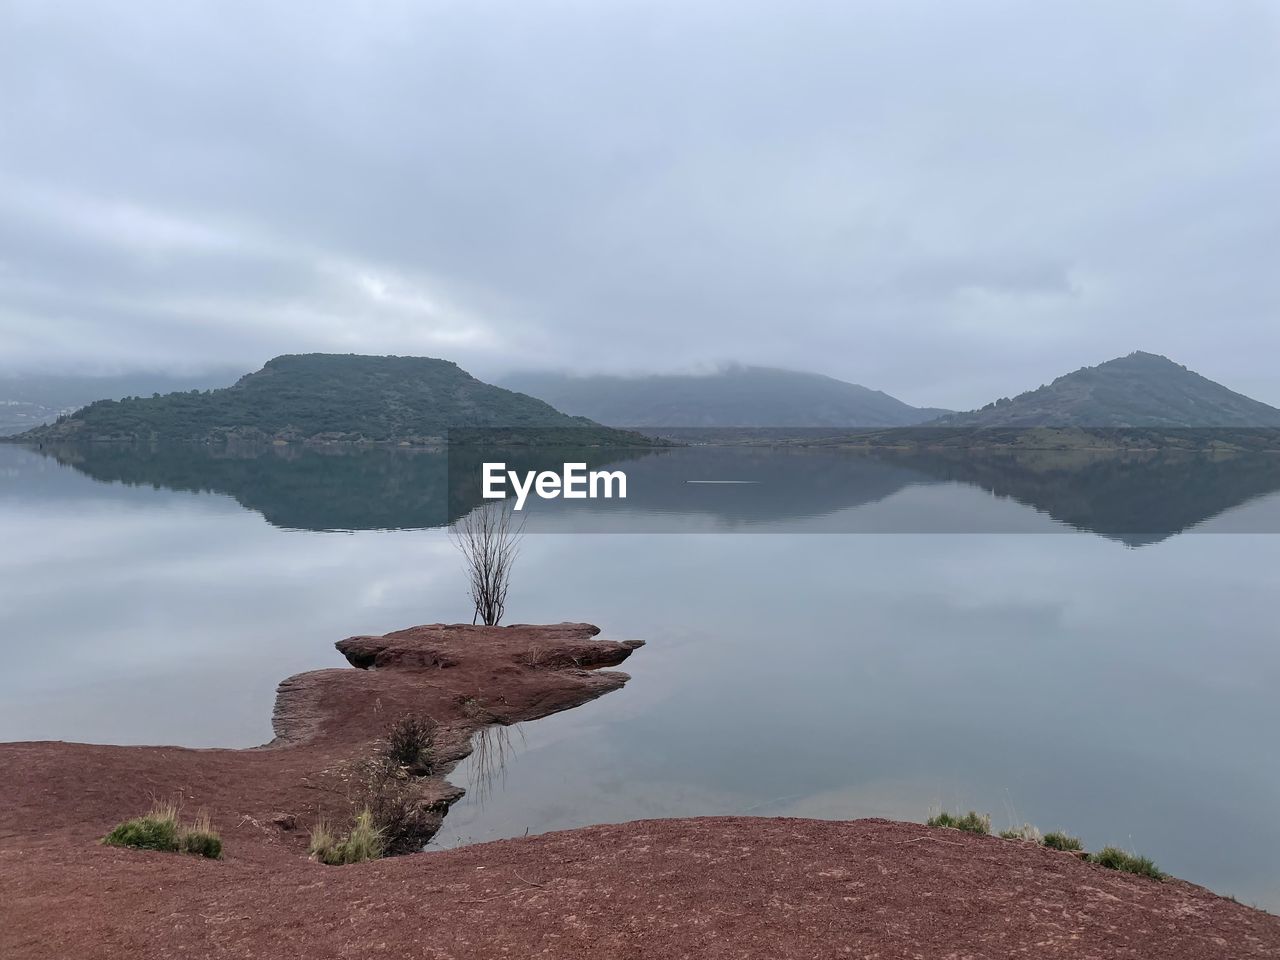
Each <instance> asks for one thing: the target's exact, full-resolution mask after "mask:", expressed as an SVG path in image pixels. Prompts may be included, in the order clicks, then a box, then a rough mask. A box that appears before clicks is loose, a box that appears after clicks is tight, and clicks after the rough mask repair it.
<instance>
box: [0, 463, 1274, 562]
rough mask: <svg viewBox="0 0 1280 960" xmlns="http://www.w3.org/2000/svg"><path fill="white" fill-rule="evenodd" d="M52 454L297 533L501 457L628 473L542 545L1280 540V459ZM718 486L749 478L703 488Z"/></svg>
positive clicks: (562, 509) (333, 525) (555, 521)
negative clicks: (221, 501)
mask: <svg viewBox="0 0 1280 960" xmlns="http://www.w3.org/2000/svg"><path fill="white" fill-rule="evenodd" d="M42 452H43V453H45V454H46V455H47V456H49V457H51V458H53V459H55V460H56V461H57V462H58V463H61V464H66V465H69V466H71V467H73V468H74V469H75V470H77V471H79V472H81V473H83V474H85V475H87V476H89V477H92V478H93V479H95V480H98V481H101V482H104V483H111V484H121V485H125V486H132V487H136V486H144V485H145V486H151V487H155V488H165V489H170V490H181V491H193V492H197V491H216V492H220V493H225V494H228V495H230V496H232V497H234V498H235V499H236V501H237V502H239V503H240V504H241V505H243V506H244V507H246V508H248V509H252V510H255V511H257V512H259V513H261V514H262V515H263V516H264V517H265V518H266V519H267V521H268V522H270V523H271V524H273V525H274V526H279V527H284V528H288V529H301V530H373V529H419V528H430V527H439V526H444V525H446V524H448V523H449V522H451V521H452V520H455V519H457V518H458V517H460V516H463V515H465V514H466V513H467V512H468V511H470V510H472V509H474V508H475V507H476V506H477V505H478V504H479V503H481V502H482V501H481V498H480V490H479V478H480V463H481V462H482V461H483V460H484V459H486V458H488V457H500V458H502V459H503V460H504V461H506V462H508V465H509V466H510V468H511V469H520V470H524V469H541V468H546V467H549V466H552V465H558V464H559V463H561V462H564V461H565V460H569V459H572V460H581V461H584V462H587V463H589V464H591V466H592V467H593V468H595V467H600V468H607V469H618V468H621V469H625V471H626V473H627V478H628V496H627V499H626V500H625V501H622V500H574V501H565V500H550V501H539V500H536V499H531V500H530V501H529V505H528V507H527V515H528V518H529V522H528V527H527V529H528V530H529V532H531V533H536V532H544V531H554V532H562V533H580V532H598V531H607V532H645V533H661V532H678V533H684V532H689V531H690V530H699V529H705V530H714V531H717V532H733V531H738V530H752V531H765V532H806V533H814V532H894V533H933V532H949V533H956V532H958V533H986V532H1060V531H1062V530H1076V531H1087V532H1091V533H1095V534H1098V535H1100V536H1104V537H1107V538H1110V539H1114V540H1118V541H1120V542H1123V543H1126V544H1129V545H1131V546H1142V545H1145V544H1150V543H1156V542H1159V541H1161V540H1163V539H1166V538H1168V537H1170V536H1173V535H1175V534H1178V533H1181V532H1184V531H1187V530H1191V529H1195V528H1197V527H1200V526H1201V525H1203V524H1205V521H1208V520H1212V519H1214V518H1217V517H1221V516H1223V515H1224V514H1236V517H1235V519H1234V520H1233V521H1232V523H1230V524H1227V525H1225V526H1223V527H1221V528H1223V529H1231V530H1250V531H1254V532H1280V498H1276V497H1272V496H1271V495H1272V494H1274V493H1276V492H1277V491H1280V455H1276V454H1270V453H1250V452H1242V451H1233V452H1229V453H1223V452H1203V451H1199V452H1198V451H1188V450H1176V449H1172V450H1138V451H1118V450H1019V449H993V450H981V449H965V450H960V449H937V450H926V449H892V448H884V449H872V450H853V449H838V448H800V447H752V446H721V447H716V446H692V447H684V448H678V449H669V450H658V451H607V450H600V449H592V450H580V449H578V450H573V449H546V450H540V451H531V450H529V449H527V448H525V449H522V450H514V451H513V450H507V451H505V452H504V451H499V450H484V451H479V450H474V451H465V452H459V451H458V450H457V449H456V448H455V449H454V451H453V453H452V454H446V453H445V452H444V451H430V450H396V449H390V450H389V449H372V450H370V449H361V450H353V449H350V448H336V447H334V448H310V447H304V448H296V447H282V448H266V449H263V448H258V447H254V448H245V449H228V450H209V449H207V448H198V447H189V446H180V445H170V446H163V447H151V448H136V447H120V446H111V445H97V446H89V447H57V448H52V449H48V450H44V451H42ZM10 459H13V457H12V456H10ZM716 480H736V481H746V482H743V483H738V484H733V485H722V484H717V483H708V482H707V481H716ZM33 481H34V478H33ZM21 482H22V480H21V477H19V478H18V481H17V485H21ZM34 482H43V480H40V481H34ZM31 485H32V484H28V486H31ZM1272 501H1275V502H1272ZM1246 507H1247V509H1246V510H1244V511H1241V509H1240V508H1246Z"/></svg>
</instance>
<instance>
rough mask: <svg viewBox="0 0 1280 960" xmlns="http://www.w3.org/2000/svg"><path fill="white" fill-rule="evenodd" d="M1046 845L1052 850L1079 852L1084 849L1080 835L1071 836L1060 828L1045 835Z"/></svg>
mask: <svg viewBox="0 0 1280 960" xmlns="http://www.w3.org/2000/svg"><path fill="white" fill-rule="evenodd" d="M1044 845H1045V846H1046V847H1048V848H1049V849H1051V850H1062V851H1065V852H1067V853H1078V852H1079V851H1081V850H1083V849H1084V844H1083V843H1081V842H1080V838H1079V837H1071V836H1068V835H1067V834H1065V833H1063V832H1062V831H1060V830H1055V831H1053V832H1052V833H1046V834H1045V835H1044Z"/></svg>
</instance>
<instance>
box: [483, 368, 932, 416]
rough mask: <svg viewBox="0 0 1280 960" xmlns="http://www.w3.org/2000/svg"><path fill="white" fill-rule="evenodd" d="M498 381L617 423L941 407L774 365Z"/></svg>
mask: <svg viewBox="0 0 1280 960" xmlns="http://www.w3.org/2000/svg"><path fill="white" fill-rule="evenodd" d="M501 383H502V384H503V385H504V386H507V387H510V388H511V389H512V390H520V391H522V392H524V393H528V394H530V395H532V396H535V397H541V398H542V399H543V400H546V401H547V402H548V403H550V404H552V405H553V406H555V407H556V408H557V409H560V410H564V411H566V412H569V413H575V414H579V415H581V416H584V417H590V418H591V419H592V420H596V421H598V422H600V423H607V424H609V425H610V426H614V427H900V426H909V425H911V424H916V423H922V422H924V421H925V420H931V419H933V418H934V417H936V416H937V415H938V414H939V413H943V412H944V411H941V410H935V409H927V408H920V407H913V406H910V405H909V404H906V403H903V402H902V401H901V400H898V399H896V398H894V397H891V396H889V394H887V393H883V392H882V391H880V390H871V389H869V388H867V387H863V386H859V385H858V384H856V383H846V382H845V381H843V380H836V379H835V378H833V377H826V376H823V375H821V374H817V373H803V372H800V371H796V370H779V369H775V368H772V367H744V366H735V367H729V368H727V369H725V370H721V371H718V372H716V373H709V374H668V375H654V376H643V377H610V376H592V377H578V376H573V375H571V374H563V373H516V374H511V375H510V376H508V377H505V378H503V379H502V380H501Z"/></svg>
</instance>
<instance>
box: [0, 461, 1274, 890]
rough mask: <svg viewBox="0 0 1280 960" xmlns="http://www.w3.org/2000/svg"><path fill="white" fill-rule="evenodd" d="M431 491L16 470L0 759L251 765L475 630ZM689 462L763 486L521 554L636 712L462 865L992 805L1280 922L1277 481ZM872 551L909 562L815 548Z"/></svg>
mask: <svg viewBox="0 0 1280 960" xmlns="http://www.w3.org/2000/svg"><path fill="white" fill-rule="evenodd" d="M431 456H433V455H429V454H418V455H404V456H400V457H396V456H394V455H389V454H376V455H375V454H362V455H350V456H347V457H337V458H335V457H329V458H327V459H326V458H322V457H320V455H318V454H316V455H312V454H302V455H295V454H290V455H287V456H286V455H283V454H278V453H273V454H268V455H266V456H261V457H245V458H240V457H230V458H208V457H196V456H195V455H194V454H191V453H184V454H180V455H179V454H173V455H169V456H167V457H155V458H152V459H151V460H150V461H149V465H148V466H142V467H140V466H139V465H138V463H139V461H140V460H145V459H146V458H140V457H133V458H129V457H121V456H120V455H118V454H104V453H100V452H99V453H95V452H87V453H83V454H80V453H75V454H72V453H67V452H65V451H64V452H60V453H59V456H58V457H57V458H55V457H51V456H43V455H41V454H40V453H37V452H34V451H30V450H26V449H22V448H17V447H8V446H0V653H2V654H3V657H4V664H5V666H4V670H3V671H0V740H26V739H68V740H84V741H97V742H110V743H176V744H182V745H188V746H214V745H219V746H249V745H253V744H257V743H262V742H264V741H266V740H268V739H270V737H271V729H270V716H271V707H272V703H273V699H274V691H275V686H276V684H277V683H278V682H279V681H280V680H281V679H283V678H284V677H286V676H289V675H290V674H293V673H297V672H300V671H303V670H309V669H315V668H317V667H325V666H343V665H345V661H343V660H342V658H341V657H340V656H339V655H338V654H337V652H336V651H335V650H334V649H333V642H334V641H335V640H338V639H341V638H342V637H345V636H348V635H350V634H355V633H383V632H386V631H389V630H394V629H398V628H401V627H404V626H406V625H409V624H414V623H423V622H431V621H459V620H468V621H469V619H470V611H469V607H468V601H467V597H466V595H465V585H464V582H463V578H462V575H461V569H460V566H459V560H458V556H457V554H456V552H455V551H454V548H453V547H452V545H451V544H450V543H449V541H448V538H447V536H446V535H445V533H444V531H443V530H442V529H440V528H439V526H438V525H439V524H441V523H444V522H445V521H446V520H447V518H448V516H450V515H453V514H456V512H457V510H458V509H465V504H464V505H462V506H461V507H457V505H452V506H450V505H448V504H447V501H448V497H447V496H446V495H445V494H442V493H441V492H440V491H439V489H438V483H437V481H438V479H439V477H438V476H437V474H436V473H435V471H436V470H437V466H438V465H436V464H435V461H433V460H431V459H430V457H431ZM735 456H736V457H738V459H737V460H732V459H730V460H728V461H725V460H723V459H720V460H716V459H714V458H725V457H729V458H732V457H735ZM680 457H685V459H684V460H683V461H682V460H681V459H680ZM709 457H710V458H713V460H711V461H708V459H707V458H709ZM788 458H789V459H788ZM654 462H657V461H654ZM666 462H667V463H669V464H671V466H670V467H669V468H666V469H667V471H668V477H667V478H668V480H671V479H672V477H675V478H679V477H681V476H698V475H699V474H698V473H697V471H698V470H709V471H721V472H722V471H724V470H732V471H734V472H735V475H737V476H749V477H754V478H757V479H758V480H759V481H760V482H758V483H757V484H755V485H753V490H751V491H749V492H747V493H741V492H739V493H738V494H729V495H728V496H727V497H721V498H719V499H714V498H708V495H707V493H706V491H703V490H700V491H699V492H697V493H695V494H689V493H688V492H687V491H679V490H678V489H677V487H675V486H674V481H672V484H670V485H669V486H671V489H676V490H677V493H671V491H670V490H666V492H656V491H658V490H659V488H661V487H662V484H661V483H658V484H655V485H653V486H651V487H646V488H645V491H646V492H645V493H644V494H643V495H638V498H637V499H636V500H634V501H631V502H629V504H628V505H627V510H628V511H629V512H628V513H627V514H625V515H624V514H623V513H621V512H615V513H600V512H599V511H602V510H605V509H606V508H605V507H604V506H600V505H597V507H596V508H595V509H597V513H596V514H595V516H596V517H597V519H598V521H599V522H595V523H587V522H586V521H585V520H584V519H583V517H584V514H580V513H579V514H573V515H570V514H568V513H565V512H564V511H563V509H561V510H560V511H559V512H557V511H556V510H548V511H545V512H544V513H543V514H542V515H540V516H539V517H537V518H534V519H531V521H530V525H529V532H528V534H527V535H526V537H525V540H524V544H523V548H522V555H521V558H520V560H519V563H518V566H517V568H516V573H515V579H514V582H513V586H512V593H511V597H510V602H509V605H508V610H509V611H510V619H513V620H515V621H525V622H547V621H559V620H587V621H591V622H594V623H597V624H599V625H600V626H601V627H602V628H603V630H604V635H605V636H607V637H611V638H617V639H626V638H630V637H641V638H644V639H645V640H646V641H648V645H647V646H645V647H644V648H642V649H641V650H639V651H638V652H637V653H636V654H635V655H633V657H632V658H631V659H630V660H629V661H628V663H627V665H626V667H625V669H626V670H627V671H628V672H629V673H630V674H631V675H632V680H631V682H630V683H629V684H627V686H626V687H625V688H624V689H623V690H621V691H619V692H616V693H613V694H609V695H608V696H606V697H603V698H601V699H600V700H598V701H595V702H593V703H590V704H587V705H585V706H583V707H579V708H577V709H574V710H571V711H567V712H565V713H562V714H559V715H556V716H553V717H549V718H546V719H543V720H538V721H535V722H532V723H527V724H522V725H519V726H518V727H516V728H513V729H510V730H505V731H497V732H492V733H490V734H489V735H488V739H487V740H486V742H485V743H484V744H483V745H482V746H483V749H481V750H478V751H477V752H476V754H474V755H473V757H472V759H470V760H468V761H466V762H464V763H463V764H462V765H461V766H460V767H459V768H458V769H457V770H456V771H455V773H454V775H453V776H452V778H451V779H453V780H454V781H455V782H457V783H459V784H461V785H463V786H466V787H468V789H469V794H468V796H467V797H466V798H465V799H464V800H463V801H462V802H461V803H459V805H458V806H457V807H455V809H454V811H453V812H452V813H451V814H450V815H449V817H448V818H447V820H446V822H445V826H444V829H443V831H442V832H441V834H440V836H439V837H438V839H437V841H436V842H435V845H436V846H447V845H454V844H458V843H465V842H473V841H481V840H488V839H494V838H497V837H504V836H519V835H522V834H524V833H526V832H529V833H538V832H542V831H546V830H553V829H559V828H565V827H573V826H578V825H582V824H589V823H597V822H603V821H616V820H625V819H631V818H636V817H663V816H686V815H698V814H735V813H736V814H742V813H749V814H758V815H787V816H807V817H832V818H851V817H864V816H886V817H896V818H904V819H923V818H924V817H926V816H927V815H929V813H930V812H933V811H936V810H937V809H939V808H947V809H969V808H970V807H972V808H976V809H979V810H986V811H990V812H991V813H992V815H993V818H994V820H995V823H996V826H997V827H1002V826H1006V825H1009V824H1013V823H1022V822H1023V821H1024V820H1025V821H1030V822H1032V823H1035V824H1037V825H1038V826H1039V827H1041V828H1042V829H1044V830H1049V829H1055V828H1066V829H1068V830H1069V831H1071V832H1073V833H1076V834H1078V835H1080V836H1081V837H1083V838H1084V840H1085V842H1086V844H1087V845H1088V846H1090V847H1094V848H1096V847H1100V846H1102V845H1104V844H1115V845H1118V846H1124V847H1128V848H1131V849H1136V850H1137V851H1139V852H1141V853H1144V854H1148V855H1150V856H1152V857H1153V858H1154V859H1155V860H1156V861H1157V862H1158V863H1159V864H1160V866H1161V867H1162V868H1164V869H1166V870H1168V871H1170V872H1171V873H1173V874H1175V875H1177V876H1181V877H1184V878H1187V879H1190V880H1193V881H1195V882H1198V883H1203V884H1205V885H1206V886H1209V887H1210V888H1212V889H1214V890H1216V891H1218V892H1221V893H1225V894H1232V895H1235V896H1237V897H1239V898H1240V899H1241V900H1244V901H1246V902H1249V903H1254V904H1257V905H1260V906H1263V907H1266V908H1268V909H1271V910H1273V911H1275V910H1280V868H1278V867H1277V864H1280V817H1277V816H1276V815H1275V811H1276V809H1277V808H1280V763H1278V762H1277V752H1278V751H1277V744H1276V730H1277V729H1280V697H1277V695H1276V690H1277V686H1278V684H1280V644H1278V643H1277V640H1278V639H1280V638H1278V637H1277V617H1276V598H1277V597H1278V596H1280V537H1277V536H1274V535H1272V534H1269V533H1267V532H1265V531H1273V530H1276V529H1280V522H1277V518H1280V494H1277V493H1276V492H1275V491H1276V490H1278V489H1280V476H1278V475H1277V468H1276V466H1275V465H1274V464H1270V465H1268V464H1263V465H1261V466H1260V465H1258V464H1237V465H1235V466H1230V465H1228V466H1224V465H1222V464H1209V465H1199V466H1196V465H1193V466H1187V465H1175V466H1172V467H1168V469H1165V468H1164V467H1160V468H1159V469H1157V468H1156V467H1153V466H1152V465H1151V464H1150V463H1147V464H1144V465H1138V466H1130V467H1125V468H1124V469H1117V468H1116V465H1115V464H1110V465H1107V466H1106V467H1105V468H1103V469H1102V470H1101V472H1100V473H1099V472H1097V471H1095V470H1094V469H1093V467H1090V468H1089V469H1087V470H1083V471H1077V472H1076V473H1070V472H1068V473H1067V474H1065V475H1064V473H1063V471H1062V470H1061V469H1060V466H1061V465H1051V466H1050V468H1048V469H1044V470H1037V469H1028V465H1027V464H1012V465H1011V464H1003V465H1001V466H1000V468H999V469H998V470H996V471H995V474H999V476H995V474H993V472H992V471H991V470H989V469H983V470H980V471H974V470H969V471H968V473H967V474H966V472H965V470H964V469H960V468H957V467H956V465H955V464H949V465H946V466H945V468H942V467H938V465H936V464H933V465H930V464H923V465H922V464H920V463H913V464H902V463H892V464H887V465H884V467H883V469H879V468H874V469H873V468H870V467H868V466H867V464H866V462H865V460H849V459H846V460H844V461H842V460H841V459H840V457H839V456H837V455H836V454H833V453H830V452H828V453H822V454H819V453H814V454H805V453H803V452H796V451H791V452H786V453H781V452H777V453H772V454H771V453H770V452H768V451H761V450H754V451H749V452H745V451H740V452H737V453H734V452H725V451H690V452H687V453H683V452H682V453H680V454H679V455H678V456H677V457H676V458H674V459H670V460H668V461H666ZM842 464H843V465H842ZM644 469H650V470H653V469H656V468H654V467H652V465H651V464H650V465H647V466H645V467H644ZM644 469H641V468H640V464H636V465H635V471H636V475H637V476H640V475H642V474H643V473H644ZM1142 470H1147V471H1148V473H1147V474H1142ZM1151 470H1156V476H1154V478H1153V475H1151V474H1150V471H1151ZM671 471H674V473H671ZM1161 471H1163V472H1161ZM1197 471H1199V472H1197ZM1205 471H1207V473H1206V472H1205ZM659 472H661V471H659ZM1135 474H1140V475H1141V477H1142V479H1141V489H1140V490H1138V491H1137V493H1135V491H1134V490H1126V489H1124V488H1123V483H1121V486H1119V487H1118V486H1117V483H1118V482H1120V481H1117V479H1116V478H1117V477H1121V478H1123V477H1124V476H1129V475H1135ZM993 477H994V478H993ZM433 478H435V479H433ZM123 481H127V482H123ZM766 481H767V482H766ZM433 484H436V486H433ZM788 484H790V486H789V487H788V486H787V485H788ZM664 489H665V488H664ZM1143 491H1145V494H1144V493H1143ZM722 492H724V491H722ZM690 496H695V497H700V498H702V499H700V500H690V499H689V497H690ZM732 497H736V499H730V498H732ZM673 498H674V499H673ZM1126 504H1128V506H1126ZM615 506H616V505H615ZM1126 516H1127V517H1128V518H1129V519H1128V520H1127V519H1126ZM646 522H648V524H649V525H648V526H646V525H645V523H646ZM1126 528H1128V529H1126ZM588 529H590V530H594V531H595V532H585V531H586V530H588ZM637 530H640V531H644V530H649V531H650V532H636V531H637ZM856 530H865V531H875V530H879V531H888V532H880V533H876V534H871V533H862V534H857V533H843V534H839V535H826V536H822V535H815V532H817V531H823V532H831V531H856ZM949 530H950V531H961V532H944V531H949ZM610 531H614V532H610ZM679 531H684V532H679ZM908 531H911V532H908ZM1258 531H1263V532H1258Z"/></svg>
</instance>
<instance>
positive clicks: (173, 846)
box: [102, 802, 222, 860]
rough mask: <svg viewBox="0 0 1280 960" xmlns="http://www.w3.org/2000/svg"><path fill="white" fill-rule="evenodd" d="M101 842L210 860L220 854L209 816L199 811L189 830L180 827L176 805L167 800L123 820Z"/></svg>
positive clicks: (219, 842) (220, 849)
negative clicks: (180, 853)
mask: <svg viewBox="0 0 1280 960" xmlns="http://www.w3.org/2000/svg"><path fill="white" fill-rule="evenodd" d="M102 842H103V843H105V844H106V845H107V846H109V847H132V848H133V849H135V850H163V851H165V852H167V853H177V852H179V851H181V852H183V853H192V854H197V855H199V856H202V857H208V858H209V859H210V860H218V859H220V858H221V857H222V839H221V838H220V837H219V836H218V832H217V831H216V830H214V829H213V824H212V823H210V822H209V815H208V814H207V813H205V812H204V811H201V812H200V814H199V815H198V816H197V817H196V820H195V823H194V824H193V826H192V827H191V829H183V827H182V825H181V824H180V823H179V821H178V807H177V805H176V804H173V803H167V802H157V803H155V804H154V805H153V806H152V807H151V810H150V811H149V812H148V813H146V814H144V815H143V816H141V817H135V818H134V819H132V820H126V821H125V822H124V823H122V824H120V825H119V826H117V827H116V828H115V829H114V830H112V831H111V832H110V833H108V834H107V835H106V836H105V837H103V838H102Z"/></svg>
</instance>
